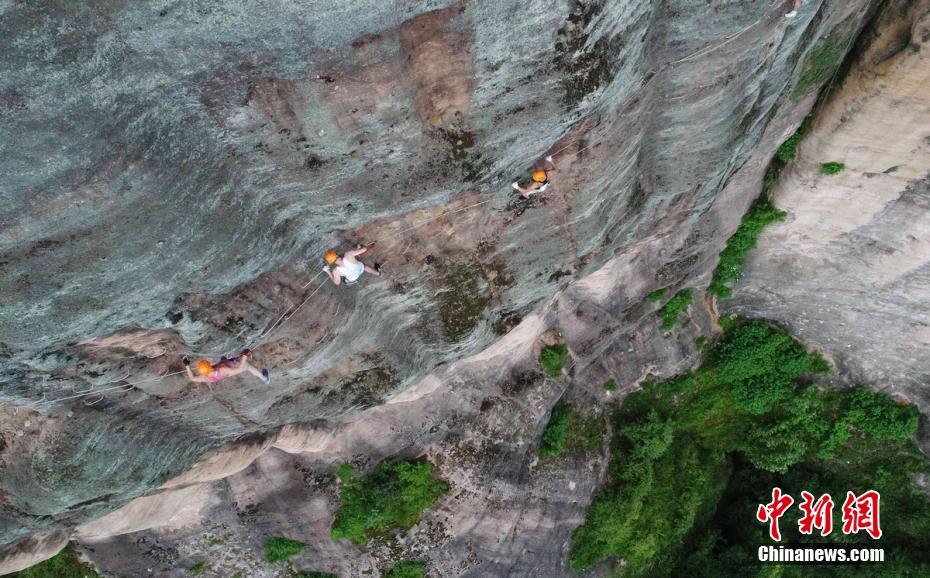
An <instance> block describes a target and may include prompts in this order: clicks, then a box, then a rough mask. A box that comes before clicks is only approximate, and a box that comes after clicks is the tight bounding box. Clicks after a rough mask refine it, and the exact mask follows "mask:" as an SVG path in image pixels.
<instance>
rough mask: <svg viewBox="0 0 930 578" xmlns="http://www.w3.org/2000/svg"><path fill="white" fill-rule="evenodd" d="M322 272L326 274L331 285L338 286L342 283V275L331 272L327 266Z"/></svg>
mask: <svg viewBox="0 0 930 578" xmlns="http://www.w3.org/2000/svg"><path fill="white" fill-rule="evenodd" d="M323 272H324V273H326V276H327V277H329V280H330V281H332V282H333V285H339V284H340V283H341V282H342V275H340V274H339V273H336V272H335V271H333V270H332V268H330V266H329V265H325V266H324V267H323Z"/></svg>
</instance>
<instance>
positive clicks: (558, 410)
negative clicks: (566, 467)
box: [539, 402, 572, 458]
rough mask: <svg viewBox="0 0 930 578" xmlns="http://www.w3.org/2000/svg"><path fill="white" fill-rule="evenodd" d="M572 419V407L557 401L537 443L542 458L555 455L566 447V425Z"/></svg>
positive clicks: (559, 453) (563, 451)
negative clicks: (540, 439)
mask: <svg viewBox="0 0 930 578" xmlns="http://www.w3.org/2000/svg"><path fill="white" fill-rule="evenodd" d="M571 420H572V408H571V407H570V406H569V405H567V404H564V403H561V402H560V403H557V404H556V405H555V407H553V408H552V413H551V414H550V415H549V423H548V424H546V428H545V429H544V430H543V434H542V441H541V442H540V444H539V455H540V457H543V458H552V457H557V456H560V455H562V454H564V453H565V450H566V449H568V446H567V444H566V441H567V439H568V426H569V424H570V423H571Z"/></svg>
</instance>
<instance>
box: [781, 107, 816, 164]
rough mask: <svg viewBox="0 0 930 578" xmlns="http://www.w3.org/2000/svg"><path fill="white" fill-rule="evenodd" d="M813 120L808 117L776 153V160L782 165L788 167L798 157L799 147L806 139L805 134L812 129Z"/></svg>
mask: <svg viewBox="0 0 930 578" xmlns="http://www.w3.org/2000/svg"><path fill="white" fill-rule="evenodd" d="M811 118H812V116H811V115H807V116H806V117H805V118H804V121H803V122H802V123H801V126H800V127H798V130H796V131H795V132H794V134H793V135H791V136H789V137H788V139H787V140H786V141H785V142H783V143H781V146H780V147H778V151H776V152H775V160H776V161H778V162H779V163H781V165H782V166H784V165H787V164H788V163H790V162H791V161H793V160H794V157H796V156H797V154H798V145H799V144H801V139H802V138H804V134H805V133H806V132H807V129H808V128H810V123H811Z"/></svg>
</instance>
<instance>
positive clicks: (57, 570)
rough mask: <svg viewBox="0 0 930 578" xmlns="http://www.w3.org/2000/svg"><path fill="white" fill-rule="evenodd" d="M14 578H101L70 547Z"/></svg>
mask: <svg viewBox="0 0 930 578" xmlns="http://www.w3.org/2000/svg"><path fill="white" fill-rule="evenodd" d="M10 576H11V577H13V578H100V575H99V574H97V573H96V572H95V571H94V569H93V568H91V567H90V566H88V565H87V564H84V563H83V562H81V561H80V560H79V559H78V557H77V553H75V551H74V550H72V549H71V548H70V547H66V548H65V549H64V550H62V551H61V552H59V553H57V554H55V555H54V556H52V557H51V558H49V559H48V560H45V561H44V562H39V563H38V564H36V565H35V566H30V567H29V568H26V569H25V570H20V571H19V572H14V573H13V574H11V575H10Z"/></svg>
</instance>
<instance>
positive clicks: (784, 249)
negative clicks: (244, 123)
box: [732, 2, 930, 412]
mask: <svg viewBox="0 0 930 578" xmlns="http://www.w3.org/2000/svg"><path fill="white" fill-rule="evenodd" d="M896 8H897V9H896V10H887V11H886V12H885V13H883V14H882V17H881V18H880V19H879V20H878V22H877V23H876V28H875V30H874V32H872V33H870V34H869V35H868V40H870V41H871V43H870V45H869V47H868V49H867V50H866V51H865V52H864V53H863V54H862V55H860V57H859V59H858V61H857V65H856V66H855V67H854V68H853V69H852V71H851V73H850V74H849V75H848V76H847V77H845V80H844V81H843V82H842V86H841V87H840V89H839V90H838V92H837V94H836V96H835V97H834V98H833V99H831V100H830V102H829V103H828V105H827V106H826V107H824V109H823V110H822V111H821V112H819V114H818V115H817V117H816V121H815V122H814V124H813V126H812V127H811V129H810V131H809V133H810V134H809V135H808V136H807V137H806V138H805V140H804V141H803V143H802V144H801V147H800V149H799V151H798V158H797V159H796V161H795V162H794V163H793V165H792V169H791V170H790V171H789V172H787V173H786V175H785V176H784V177H783V178H782V181H781V185H780V186H779V187H778V188H777V189H776V191H775V202H776V204H777V205H778V206H779V208H782V209H784V210H786V211H788V213H789V215H790V218H789V219H788V220H787V222H785V223H784V224H782V225H780V226H777V227H773V228H772V230H771V231H770V233H769V234H767V235H766V236H764V237H763V238H762V240H761V241H760V243H759V249H758V250H757V251H756V252H755V253H753V257H752V259H751V261H750V264H749V266H748V267H747V276H746V279H745V280H744V282H743V283H742V285H741V286H740V288H739V291H738V292H737V294H736V298H735V299H734V300H733V303H732V310H734V311H737V312H742V313H749V314H752V315H761V316H765V317H768V318H772V319H777V320H779V321H781V322H783V323H784V324H785V325H786V326H788V327H790V328H791V330H792V332H794V333H795V334H796V335H798V336H799V337H800V338H803V339H806V340H808V341H809V342H810V343H811V344H812V345H813V346H815V347H817V348H820V349H823V350H824V351H828V352H832V354H833V356H834V361H835V363H836V364H837V366H838V368H839V369H840V370H841V371H840V372H838V374H837V380H838V381H839V382H840V383H864V384H868V385H870V386H872V387H874V388H877V389H882V390H889V392H894V393H896V394H899V395H901V396H902V397H904V398H906V399H907V400H908V401H910V402H912V403H916V404H917V405H918V406H919V407H920V408H921V410H922V411H924V412H926V410H927V408H928V403H930V397H928V390H927V384H928V383H930V359H928V357H927V355H926V351H927V346H928V345H930V308H928V305H927V303H928V295H930V294H928V289H930V103H928V101H927V87H930V56H928V52H930V44H928V42H930V3H928V2H914V3H899V5H898V6H897V7H896ZM823 163H842V164H843V165H844V166H845V168H844V170H843V171H842V172H839V173H838V174H834V175H825V174H823V173H822V172H821V165H822V164H823Z"/></svg>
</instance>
